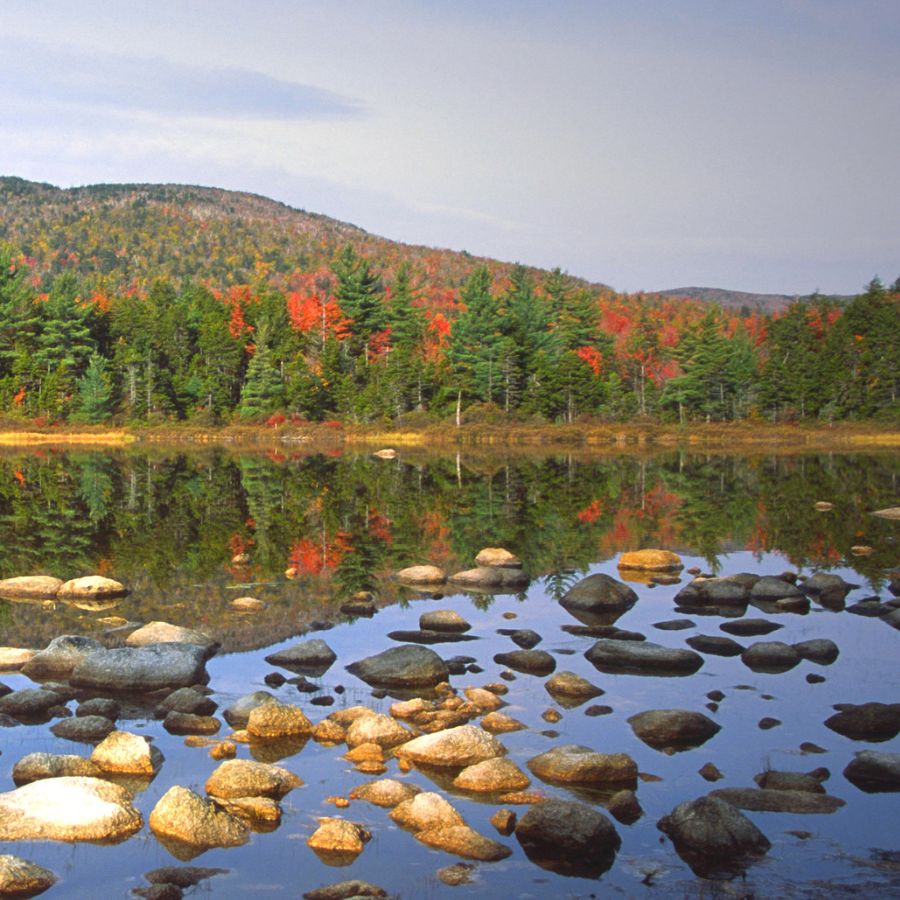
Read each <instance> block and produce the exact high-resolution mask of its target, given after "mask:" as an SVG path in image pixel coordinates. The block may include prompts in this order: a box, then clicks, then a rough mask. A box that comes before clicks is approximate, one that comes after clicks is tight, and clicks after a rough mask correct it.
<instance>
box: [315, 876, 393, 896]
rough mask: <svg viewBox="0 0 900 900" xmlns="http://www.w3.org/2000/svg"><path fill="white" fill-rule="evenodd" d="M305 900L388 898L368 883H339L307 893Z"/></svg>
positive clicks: (383, 891) (384, 892)
mask: <svg viewBox="0 0 900 900" xmlns="http://www.w3.org/2000/svg"><path fill="white" fill-rule="evenodd" d="M303 896H304V898H305V900H355V898H357V897H387V891H385V890H384V889H383V888H380V887H378V886H377V885H375V884H369V882H367V881H359V880H357V879H354V880H352V881H339V882H337V883H335V884H329V885H327V886H326V887H321V888H316V889H315V890H312V891H307V892H306V893H305V894H304V895H303Z"/></svg>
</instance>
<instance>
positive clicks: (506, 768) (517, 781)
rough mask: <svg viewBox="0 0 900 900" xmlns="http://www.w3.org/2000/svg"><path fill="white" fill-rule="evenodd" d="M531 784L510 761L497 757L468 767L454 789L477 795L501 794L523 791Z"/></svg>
mask: <svg viewBox="0 0 900 900" xmlns="http://www.w3.org/2000/svg"><path fill="white" fill-rule="evenodd" d="M530 784H531V779H530V778H529V777H528V776H527V775H526V774H525V773H524V772H523V771H522V770H521V769H520V768H519V767H518V766H517V765H516V764H515V763H514V762H513V761H512V760H510V759H506V758H505V757H495V758H493V759H486V760H484V761H483V762H480V763H475V764H474V765H471V766H466V768H465V769H463V770H462V771H461V772H460V773H459V775H457V776H456V778H454V779H453V787H455V788H457V789H459V790H461V791H473V792H475V793H494V792H497V793H499V792H500V791H521V790H524V789H525V788H527V787H528V786H529V785H530Z"/></svg>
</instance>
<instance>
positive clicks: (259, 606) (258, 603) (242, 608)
mask: <svg viewBox="0 0 900 900" xmlns="http://www.w3.org/2000/svg"><path fill="white" fill-rule="evenodd" d="M231 608H232V609H236V610H237V611H238V612H260V610H263V609H265V608H266V604H265V603H263V601H262V600H259V599H258V598H256V597H235V598H234V600H232V601H231Z"/></svg>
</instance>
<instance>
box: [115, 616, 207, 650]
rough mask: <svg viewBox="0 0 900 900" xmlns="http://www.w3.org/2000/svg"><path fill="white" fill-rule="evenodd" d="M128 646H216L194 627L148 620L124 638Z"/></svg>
mask: <svg viewBox="0 0 900 900" xmlns="http://www.w3.org/2000/svg"><path fill="white" fill-rule="evenodd" d="M125 643H126V644H127V645H128V646H129V647H145V646H146V645H147V644H197V645H198V646H200V647H212V646H215V647H218V646H219V644H218V642H217V641H214V640H213V639H212V638H211V637H210V636H209V635H208V634H205V633H204V632H202V631H197V630H196V629H195V628H184V627H182V626H181V625H172V624H171V623H170V622H148V623H147V624H146V625H142V626H141V627H140V628H138V629H137V630H136V631H132V632H131V634H129V635H128V637H127V638H126V639H125Z"/></svg>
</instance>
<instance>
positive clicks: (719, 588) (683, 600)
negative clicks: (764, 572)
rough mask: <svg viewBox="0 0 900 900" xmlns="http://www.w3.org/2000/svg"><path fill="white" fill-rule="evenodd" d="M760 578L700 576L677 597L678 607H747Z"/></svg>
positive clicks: (745, 575) (746, 576)
mask: <svg viewBox="0 0 900 900" xmlns="http://www.w3.org/2000/svg"><path fill="white" fill-rule="evenodd" d="M758 578H759V576H757V575H749V574H746V573H742V574H739V575H724V576H719V577H709V578H705V577H703V576H698V577H697V578H695V579H694V580H693V581H691V582H689V583H688V584H686V585H685V586H684V587H683V588H682V589H681V590H680V591H679V592H678V593H677V594H676V595H675V603H676V604H677V605H678V606H688V607H690V606H709V605H712V606H746V605H747V603H749V601H750V590H751V589H752V587H753V585H754V584H755V583H756V581H757V580H758Z"/></svg>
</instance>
